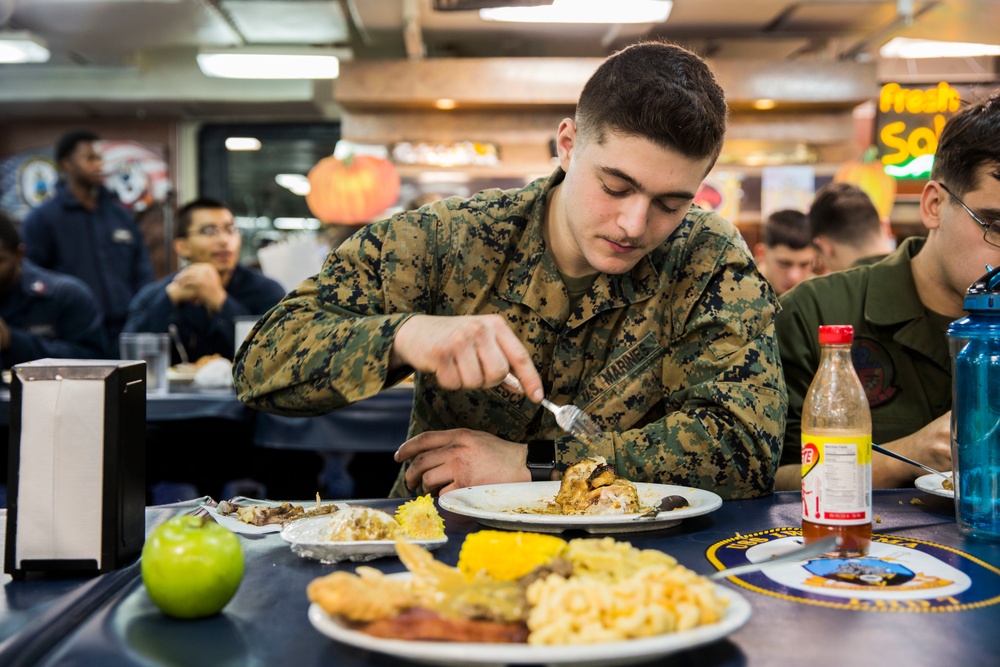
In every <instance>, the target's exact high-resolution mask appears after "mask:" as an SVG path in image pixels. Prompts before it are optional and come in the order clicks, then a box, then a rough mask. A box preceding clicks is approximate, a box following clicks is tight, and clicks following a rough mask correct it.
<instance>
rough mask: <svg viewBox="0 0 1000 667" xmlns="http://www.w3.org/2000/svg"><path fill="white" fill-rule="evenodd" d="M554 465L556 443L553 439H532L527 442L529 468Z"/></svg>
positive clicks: (551, 466) (552, 466)
mask: <svg viewBox="0 0 1000 667" xmlns="http://www.w3.org/2000/svg"><path fill="white" fill-rule="evenodd" d="M555 465H556V443H555V441H554V440H532V441H530V442H528V467H529V468H554V467H555Z"/></svg>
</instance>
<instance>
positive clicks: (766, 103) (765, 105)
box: [753, 97, 778, 111]
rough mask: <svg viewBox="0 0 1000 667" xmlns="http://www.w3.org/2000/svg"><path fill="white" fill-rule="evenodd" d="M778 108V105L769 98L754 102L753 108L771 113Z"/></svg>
mask: <svg viewBox="0 0 1000 667" xmlns="http://www.w3.org/2000/svg"><path fill="white" fill-rule="evenodd" d="M776 106H778V103H777V102H775V101H774V100H772V99H769V98H767V97H762V98H760V99H758V100H754V101H753V108H754V109H758V110H760V111H769V110H771V109H773V108H774V107H776Z"/></svg>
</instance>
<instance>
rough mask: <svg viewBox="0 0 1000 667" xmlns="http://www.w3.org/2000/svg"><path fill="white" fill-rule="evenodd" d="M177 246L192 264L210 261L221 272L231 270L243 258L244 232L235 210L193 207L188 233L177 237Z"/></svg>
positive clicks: (175, 242)
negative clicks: (237, 220) (236, 219)
mask: <svg viewBox="0 0 1000 667" xmlns="http://www.w3.org/2000/svg"><path fill="white" fill-rule="evenodd" d="M174 249H175V250H176V251H177V254H178V255H180V256H181V257H183V258H185V259H186V260H188V261H189V262H191V263H192V264H194V263H197V262H207V263H209V264H211V265H213V266H214V267H215V268H216V269H218V271H219V273H222V274H227V273H230V272H231V271H232V270H233V269H235V268H236V264H237V262H239V259H240V232H239V229H237V227H236V225H235V223H234V222H233V214H232V212H231V211H229V210H228V209H225V208H202V209H198V210H195V211H192V212H191V226H190V227H189V228H188V232H187V236H186V237H185V238H181V239H177V240H175V241H174Z"/></svg>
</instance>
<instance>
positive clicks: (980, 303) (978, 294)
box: [963, 266, 1000, 314]
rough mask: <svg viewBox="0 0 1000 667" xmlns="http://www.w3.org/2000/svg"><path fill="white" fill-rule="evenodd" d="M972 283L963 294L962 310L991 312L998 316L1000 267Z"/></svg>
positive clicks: (992, 269) (999, 312) (999, 305)
mask: <svg viewBox="0 0 1000 667" xmlns="http://www.w3.org/2000/svg"><path fill="white" fill-rule="evenodd" d="M987 268H988V269H989V271H988V272H987V273H986V275H984V276H983V277H982V278H980V279H979V280H977V281H976V282H974V283H972V285H971V286H970V287H969V290H968V291H967V292H966V293H965V302H964V304H963V308H965V309H966V310H968V311H970V312H971V311H993V312H995V313H997V314H1000V266H998V267H997V268H995V269H994V268H992V267H990V266H987Z"/></svg>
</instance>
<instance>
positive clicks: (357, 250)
mask: <svg viewBox="0 0 1000 667" xmlns="http://www.w3.org/2000/svg"><path fill="white" fill-rule="evenodd" d="M562 178H563V172H562V170H557V171H556V172H555V173H554V174H553V175H552V176H551V177H549V178H547V179H544V178H543V179H539V180H537V181H535V182H533V183H531V184H529V185H528V186H526V187H525V188H523V189H521V190H509V191H500V190H489V191H485V192H482V193H479V194H477V195H475V196H474V197H473V198H471V199H469V200H461V199H457V198H452V199H447V200H443V201H438V202H435V203H433V204H431V205H429V206H427V207H424V208H422V209H420V210H418V211H410V212H404V213H400V214H398V215H396V216H393V217H392V218H391V219H389V220H386V221H382V222H378V223H373V224H371V225H369V226H368V227H366V228H364V229H363V230H362V231H360V232H358V233H357V234H355V235H354V236H353V237H351V238H350V239H349V240H348V241H346V242H345V243H344V244H343V245H342V246H341V247H340V248H339V249H337V250H336V251H335V252H333V253H331V254H330V256H329V258H328V259H327V261H326V264H325V265H324V267H323V270H322V271H321V272H320V274H319V275H317V276H315V277H313V278H310V279H308V280H305V281H304V282H303V283H302V284H300V285H299V286H298V287H297V288H296V289H295V290H293V291H292V292H291V293H289V294H288V295H287V296H286V297H285V299H284V300H283V301H282V302H281V303H279V304H278V305H277V306H276V307H275V308H273V309H272V310H271V311H270V312H269V313H268V314H267V315H266V316H265V317H263V318H262V319H261V321H260V322H259V323H258V324H257V326H256V328H255V329H254V331H253V332H252V334H251V335H250V337H249V338H248V341H247V342H246V343H244V345H243V347H242V348H241V349H240V351H239V353H238V354H237V359H236V364H235V368H234V377H235V382H236V388H237V392H238V393H239V395H240V398H241V399H242V400H243V401H244V402H246V403H247V404H248V405H250V406H252V407H254V408H258V409H261V410H265V411H270V412H276V413H279V414H286V415H315V414H321V413H325V412H328V411H330V410H335V409H337V408H340V407H343V406H345V405H347V404H349V403H351V402H354V401H359V400H361V399H364V398H368V397H370V396H373V395H374V394H376V393H378V392H379V391H380V390H382V389H383V388H384V387H386V386H389V385H392V384H393V383H395V382H398V381H399V380H400V379H401V378H402V377H403V376H404V375H405V374H406V373H405V371H400V372H397V373H395V374H390V373H389V371H388V368H389V359H390V352H391V348H392V341H393V336H394V335H395V333H396V331H397V330H398V329H399V327H400V326H401V325H402V323H403V322H404V321H405V320H406V319H407V317H409V316H410V314H411V313H426V314H430V315H472V314H487V313H499V314H501V315H503V316H504V317H505V318H506V319H507V321H508V322H509V323H510V326H511V328H512V329H513V331H514V332H515V333H516V334H517V336H518V337H519V338H520V339H521V340H522V341H523V342H524V344H525V346H526V348H527V349H528V350H529V352H530V353H531V355H532V359H533V361H534V363H535V366H536V367H537V368H538V371H539V373H540V375H541V377H542V381H543V384H544V386H545V391H546V395H547V397H548V398H549V399H550V400H551V401H552V402H554V403H556V404H559V405H562V404H566V403H575V404H576V405H578V406H579V407H581V408H583V409H584V410H586V411H587V413H588V414H590V415H591V416H592V417H593V418H594V421H595V422H597V424H598V425H599V426H601V427H602V428H603V429H604V430H605V431H606V432H608V433H610V434H613V435H611V436H610V437H609V438H607V440H606V441H605V442H604V443H602V444H601V446H600V447H598V448H597V449H589V448H587V447H586V446H584V445H583V444H582V443H580V442H578V441H576V440H574V439H572V438H570V437H569V436H566V435H565V433H564V432H563V431H561V430H560V428H559V427H558V426H557V425H556V423H555V420H554V418H553V416H552V415H551V414H550V413H549V412H548V411H547V410H544V409H543V408H541V406H539V405H537V404H535V403H532V402H531V401H529V400H528V399H526V398H524V397H523V396H521V395H519V394H515V393H511V392H509V391H507V390H506V389H505V388H504V387H503V386H499V387H496V388H492V389H487V390H476V391H445V390H442V389H441V388H440V387H438V385H437V384H436V383H435V380H434V377H433V376H432V375H426V374H419V373H418V374H417V377H416V378H415V387H414V409H413V414H412V417H411V420H410V436H411V437H412V436H414V435H416V434H418V433H421V432H424V431H428V430H445V429H453V428H471V429H474V430H479V431H484V432H488V433H492V434H494V435H497V436H499V437H501V438H504V439H506V440H508V441H511V442H527V441H528V440H531V439H554V440H556V442H557V458H558V461H559V464H560V466H562V467H565V466H568V465H570V464H572V463H575V462H577V461H579V460H580V459H582V458H585V457H587V456H595V455H600V456H604V457H605V458H607V460H608V461H609V462H613V463H614V464H615V466H616V468H617V471H618V473H619V474H621V475H623V476H625V477H628V478H630V479H633V480H635V481H647V482H659V483H670V484H680V485H685V486H687V485H690V486H696V487H700V488H705V489H711V490H714V491H715V492H717V493H718V494H719V495H721V496H722V497H723V498H745V497H752V496H759V495H763V494H766V493H769V492H770V491H771V489H772V487H773V479H774V472H775V469H776V467H777V463H778V457H779V455H780V451H781V436H782V431H783V429H784V422H785V409H786V395H785V386H784V381H783V379H782V375H781V368H780V366H779V361H778V352H777V349H776V343H775V337H774V324H773V318H774V315H775V311H776V309H777V303H776V299H775V296H774V294H773V292H772V291H771V288H770V286H769V285H768V284H767V282H766V281H765V280H764V279H763V278H762V277H761V275H760V274H759V273H758V271H757V268H756V266H755V265H754V264H753V262H752V260H751V259H750V253H749V251H748V249H747V247H746V244H745V242H744V241H743V239H742V237H741V236H740V234H739V232H738V231H737V230H736V229H735V228H734V227H733V226H732V225H731V224H729V223H728V222H726V221H725V220H723V219H722V218H721V217H719V216H718V215H715V214H714V213H709V212H705V211H702V210H701V209H698V208H696V207H692V209H691V211H690V212H689V213H688V215H687V217H686V218H685V220H684V222H683V223H682V224H681V226H680V227H679V228H678V229H677V230H676V231H675V233H674V234H673V235H671V237H670V238H669V239H667V241H666V242H664V244H663V245H662V246H661V247H660V248H658V249H656V250H655V251H653V252H652V253H650V255H649V256H647V257H646V258H644V259H643V260H642V261H640V262H639V263H638V264H637V265H636V266H635V267H634V268H633V270H632V271H631V272H630V273H627V274H623V275H601V276H599V277H598V279H597V280H596V282H595V283H594V285H593V287H592V288H591V290H590V291H589V292H588V293H587V294H586V295H585V296H584V297H583V299H582V301H581V302H580V305H579V306H578V307H577V308H576V310H575V311H573V312H570V310H569V297H568V294H567V292H566V290H565V288H564V286H563V283H562V280H561V278H560V276H559V273H558V271H557V270H556V267H555V264H554V263H553V261H552V259H551V258H550V257H549V256H548V254H547V253H546V252H545V243H544V241H543V240H542V223H543V219H544V211H545V199H546V194H547V193H548V191H549V190H550V189H551V188H552V187H553V186H554V185H556V184H558V183H559V182H560V181H561V180H562ZM401 480H402V475H400V480H397V483H396V487H395V488H394V489H393V494H394V495H408V494H410V493H411V492H410V491H409V490H407V489H406V488H405V486H404V485H403V484H402V481H401ZM418 491H419V490H418Z"/></svg>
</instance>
